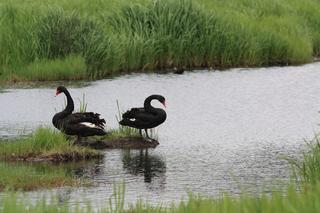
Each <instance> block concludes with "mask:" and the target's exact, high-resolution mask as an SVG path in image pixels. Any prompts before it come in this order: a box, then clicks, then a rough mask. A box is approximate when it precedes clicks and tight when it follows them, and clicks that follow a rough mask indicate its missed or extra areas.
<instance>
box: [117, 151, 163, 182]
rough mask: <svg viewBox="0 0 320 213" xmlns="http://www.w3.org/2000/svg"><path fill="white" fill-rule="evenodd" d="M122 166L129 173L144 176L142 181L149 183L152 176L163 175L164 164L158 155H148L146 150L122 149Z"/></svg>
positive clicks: (159, 176)
mask: <svg viewBox="0 0 320 213" xmlns="http://www.w3.org/2000/svg"><path fill="white" fill-rule="evenodd" d="M122 162H123V168H124V169H126V170H127V171H128V172H129V173H130V174H133V175H141V174H143V176H144V182H146V183H151V182H152V179H153V178H154V177H158V178H161V177H164V174H165V172H166V164H165V162H164V161H163V160H162V159H161V157H160V156H156V155H150V154H149V153H148V149H146V150H143V149H141V150H139V151H138V152H137V151H133V150H124V151H123V153H122Z"/></svg>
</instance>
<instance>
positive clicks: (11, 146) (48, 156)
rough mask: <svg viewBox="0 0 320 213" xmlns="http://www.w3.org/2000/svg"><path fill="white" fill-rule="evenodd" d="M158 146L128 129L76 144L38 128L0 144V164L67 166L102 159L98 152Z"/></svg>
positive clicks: (62, 136)
mask: <svg viewBox="0 0 320 213" xmlns="http://www.w3.org/2000/svg"><path fill="white" fill-rule="evenodd" d="M157 145H159V142H158V141H156V140H151V141H149V140H146V139H143V138H141V137H140V136H139V135H138V133H137V131H136V130H134V129H131V128H130V129H129V128H120V129H118V130H110V131H109V133H108V134H107V135H106V136H102V137H98V136H97V137H91V138H85V139H83V140H82V141H81V142H79V143H76V142H75V140H73V138H67V137H66V136H65V135H64V134H63V133H61V132H58V131H55V130H53V129H50V128H45V127H41V128H38V129H37V130H36V131H35V132H34V133H33V134H31V135H28V136H26V137H23V138H19V139H10V140H6V141H3V143H0V160H2V161H28V162H44V161H47V162H70V161H81V160H89V159H96V158H102V157H103V154H102V153H101V152H100V151H99V150H101V149H146V148H155V147H156V146H157Z"/></svg>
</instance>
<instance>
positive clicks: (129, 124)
mask: <svg viewBox="0 0 320 213" xmlns="http://www.w3.org/2000/svg"><path fill="white" fill-rule="evenodd" d="M119 124H120V125H122V126H131V124H132V121H131V120H130V119H127V118H123V119H122V120H121V121H119Z"/></svg>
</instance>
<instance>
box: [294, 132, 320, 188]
mask: <svg viewBox="0 0 320 213" xmlns="http://www.w3.org/2000/svg"><path fill="white" fill-rule="evenodd" d="M307 145H308V147H309V150H308V151H307V152H305V153H303V158H302V160H290V162H291V163H292V165H293V171H294V177H295V178H296V179H297V180H298V181H302V182H303V183H304V184H311V185H314V184H317V183H319V182H320V139H319V136H318V135H317V136H316V137H315V139H314V140H313V141H311V142H307Z"/></svg>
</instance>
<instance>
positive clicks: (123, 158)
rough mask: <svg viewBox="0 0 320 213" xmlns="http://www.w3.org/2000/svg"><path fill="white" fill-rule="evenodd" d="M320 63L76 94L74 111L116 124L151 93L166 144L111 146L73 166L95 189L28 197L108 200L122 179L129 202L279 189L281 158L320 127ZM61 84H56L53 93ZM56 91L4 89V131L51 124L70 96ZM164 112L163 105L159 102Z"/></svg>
mask: <svg viewBox="0 0 320 213" xmlns="http://www.w3.org/2000/svg"><path fill="white" fill-rule="evenodd" d="M318 79H320V63H313V64H308V65H304V66H296V67H271V68H254V69H232V70H228V71H216V72H213V71H194V72H186V73H184V74H183V75H175V74H166V75H161V74H133V75H126V76H122V77H118V78H115V79H108V80H100V81H95V82H93V83H91V84H89V85H86V86H85V87H80V88H79V87H77V88H72V87H71V88H70V93H71V95H72V96H73V98H74V100H75V104H76V108H78V107H79V101H78V100H79V99H82V95H83V94H85V98H86V101H87V103H88V107H87V110H88V111H95V112H99V113H101V115H102V116H103V117H104V118H105V119H106V121H107V127H108V128H115V127H117V121H116V117H115V116H116V115H117V114H118V110H117V105H116V100H118V101H119V103H120V107H121V109H122V110H126V109H128V108H131V107H133V106H142V104H143V101H144V99H145V97H147V96H148V95H150V94H162V95H163V96H165V97H166V100H167V108H166V111H167V115H168V116H167V121H166V122H165V123H164V124H163V125H161V126H160V127H159V128H157V129H156V132H157V133H158V136H159V142H160V145H159V146H158V147H157V148H156V149H149V150H148V151H145V150H144V151H139V150H131V151H124V150H106V151H104V153H105V157H104V158H103V159H102V160H99V161H95V162H89V163H88V164H81V165H80V166H77V167H75V168H73V167H72V168H73V169H70V168H69V169H68V172H72V173H74V174H75V175H78V176H84V177H87V178H88V179H89V180H90V181H92V182H93V183H94V186H90V187H80V188H70V187H66V188H59V189H54V190H46V191H36V192H30V193H29V195H30V196H31V197H37V196H40V195H42V194H47V193H50V194H57V195H58V197H59V199H60V200H61V201H63V202H68V203H70V204H71V205H72V204H74V203H75V202H77V201H78V202H80V203H86V202H87V201H90V202H92V203H93V204H94V205H95V206H100V205H105V204H107V200H108V198H109V197H110V195H111V194H112V192H113V184H114V183H119V182H122V181H124V182H125V188H126V202H127V203H132V202H134V201H136V200H137V199H138V198H142V199H143V200H147V201H149V202H150V203H152V204H158V203H168V202H170V201H172V200H176V201H177V200H180V199H181V197H182V196H184V197H186V196H187V193H188V192H189V191H193V192H196V193H200V194H203V195H210V196H218V195H219V194H220V193H221V192H228V193H230V194H233V195H237V194H239V193H240V192H241V190H245V191H247V192H249V193H254V194H256V193H262V192H270V190H274V189H276V190H278V189H281V187H282V186H284V185H285V184H286V181H287V180H288V178H289V176H290V168H289V165H288V163H287V161H286V160H284V157H299V155H300V154H301V151H302V150H303V149H304V148H305V142H304V139H312V137H313V136H314V133H315V132H317V131H318V130H319V127H318V123H319V120H320V115H319V113H318V111H319V109H320V101H319V97H320V84H319V82H318ZM55 86H57V85H54V87H55ZM54 95H55V88H53V87H51V86H48V87H47V88H46V87H45V88H43V86H41V88H28V89H7V90H5V91H3V92H2V93H0V103H1V105H0V118H1V123H0V135H1V137H2V138H8V137H15V136H18V135H21V134H26V133H29V132H31V131H33V130H34V129H35V128H36V127H38V126H39V125H51V118H52V116H53V115H54V114H55V112H56V111H59V110H61V109H62V107H63V105H64V97H63V96H58V97H54ZM152 104H153V105H154V106H157V107H160V104H159V103H157V102H153V103H152Z"/></svg>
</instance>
